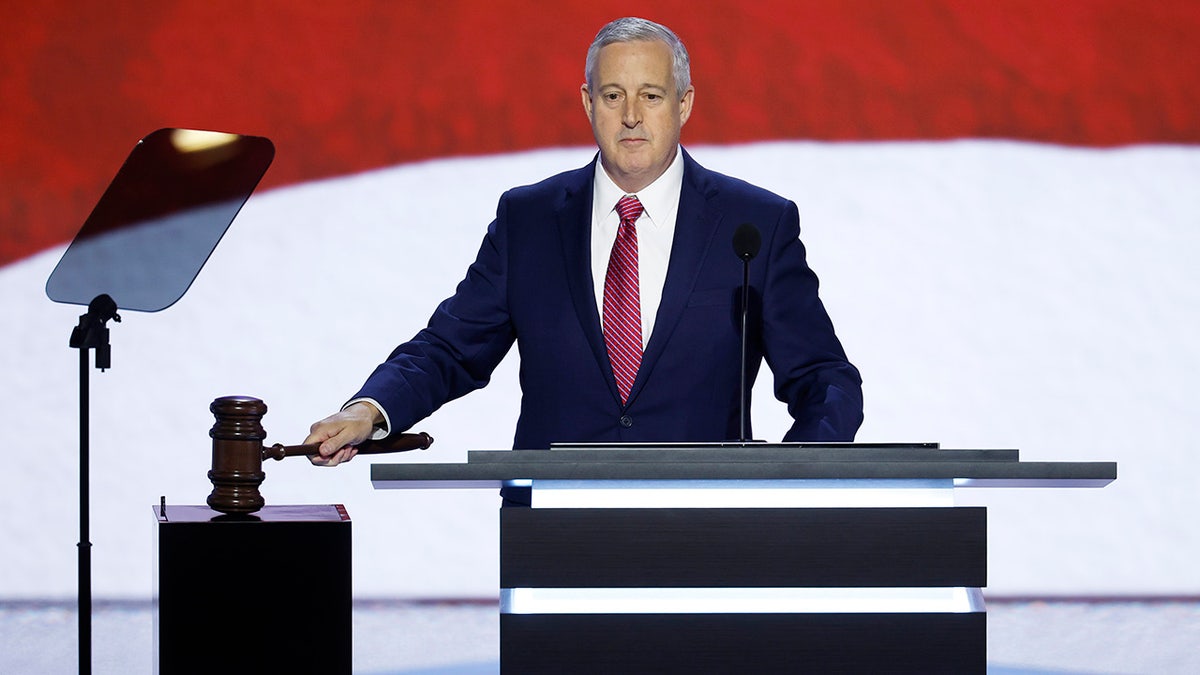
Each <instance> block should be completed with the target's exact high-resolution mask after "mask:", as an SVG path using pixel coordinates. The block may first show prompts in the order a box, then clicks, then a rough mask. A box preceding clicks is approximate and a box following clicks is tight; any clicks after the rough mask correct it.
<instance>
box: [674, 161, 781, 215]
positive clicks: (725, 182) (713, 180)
mask: <svg viewBox="0 0 1200 675" xmlns="http://www.w3.org/2000/svg"><path fill="white" fill-rule="evenodd" d="M693 167H694V175H693V181H694V183H695V184H696V186H697V188H698V189H699V190H700V192H701V193H703V194H707V195H710V196H711V195H718V196H719V198H720V199H721V200H723V201H727V202H731V203H738V204H745V205H753V206H757V207H759V208H783V207H786V206H787V205H788V204H791V200H790V199H788V198H786V197H783V196H781V195H778V194H775V193H774V192H771V191H770V190H767V189H766V188H762V187H759V186H757V185H755V184H753V183H750V182H747V181H745V180H743V179H741V178H735V177H733V176H729V175H726V174H723V173H720V172H718V171H713V170H711V169H706V168H704V167H702V166H700V165H699V164H693Z"/></svg>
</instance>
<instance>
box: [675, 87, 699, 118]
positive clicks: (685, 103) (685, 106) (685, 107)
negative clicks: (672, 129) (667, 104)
mask: <svg viewBox="0 0 1200 675" xmlns="http://www.w3.org/2000/svg"><path fill="white" fill-rule="evenodd" d="M695 99H696V88H695V87H688V88H687V91H685V92H683V98H681V99H679V126H681V127H682V126H683V125H685V124H687V121H688V119H689V118H690V117H691V116H692V102H693V101H695Z"/></svg>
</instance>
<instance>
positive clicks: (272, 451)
mask: <svg viewBox="0 0 1200 675" xmlns="http://www.w3.org/2000/svg"><path fill="white" fill-rule="evenodd" d="M431 445H433V436H430V435H429V434H427V433H425V432H424V431H422V432H419V433H415V434H392V435H390V436H387V437H385V438H381V439H379V440H377V441H363V442H362V443H359V444H358V454H360V455H372V454H382V453H386V452H406V451H408V450H425V449H427V448H428V447H429V446H431ZM320 448H321V444H320V443H309V444H308V445H283V444H280V443H276V444H275V445H272V446H271V447H269V448H266V447H264V448H263V459H276V460H278V459H283V458H284V457H295V456H297V455H305V456H311V455H315V454H317V452H318V451H319V450H320Z"/></svg>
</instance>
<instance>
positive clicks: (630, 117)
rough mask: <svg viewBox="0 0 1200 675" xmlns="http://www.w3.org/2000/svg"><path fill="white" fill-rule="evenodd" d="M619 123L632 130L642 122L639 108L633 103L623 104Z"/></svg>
mask: <svg viewBox="0 0 1200 675" xmlns="http://www.w3.org/2000/svg"><path fill="white" fill-rule="evenodd" d="M621 122H622V123H623V124H624V125H625V126H627V127H629V128H630V129H633V128H634V127H636V126H637V125H638V124H641V122H642V110H641V107H640V106H638V104H637V103H636V102H635V101H629V102H627V103H626V104H625V109H624V110H623V111H622V115H621Z"/></svg>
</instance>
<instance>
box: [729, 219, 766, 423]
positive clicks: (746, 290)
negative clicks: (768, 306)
mask: <svg viewBox="0 0 1200 675" xmlns="http://www.w3.org/2000/svg"><path fill="white" fill-rule="evenodd" d="M760 248H762V235H761V234H760V233H759V231H758V228H757V227H755V226H754V225H752V224H750V223H742V224H741V225H738V227H737V229H736V230H734V232H733V252H734V253H736V254H737V257H738V258H740V259H741V261H742V382H741V385H740V387H739V389H738V396H739V399H738V405H739V415H740V420H739V424H740V428H739V431H738V440H739V441H741V442H742V443H745V442H746V441H747V440H749V439H748V438H746V422H747V416H748V415H749V411H748V410H747V409H746V408H747V405H746V403H747V401H748V400H749V398H750V391H749V388H748V386H747V372H746V371H747V361H748V356H747V355H748V351H747V350H748V347H749V339H750V261H751V260H753V259H754V256H756V255H758V249H760Z"/></svg>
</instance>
